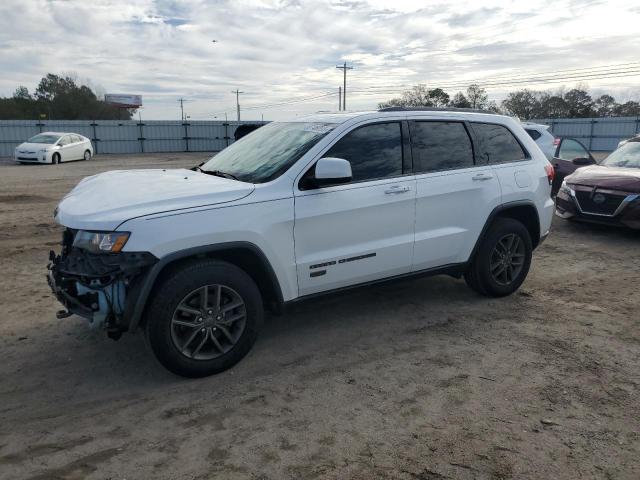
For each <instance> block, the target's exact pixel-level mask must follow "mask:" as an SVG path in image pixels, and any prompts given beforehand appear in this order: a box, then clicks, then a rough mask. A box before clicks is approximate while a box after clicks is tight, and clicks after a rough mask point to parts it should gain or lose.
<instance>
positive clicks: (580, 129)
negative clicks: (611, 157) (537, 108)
mask: <svg viewBox="0 0 640 480" xmlns="http://www.w3.org/2000/svg"><path fill="white" fill-rule="evenodd" d="M531 121H532V122H535V123H543V124H545V125H550V126H551V128H550V129H549V130H550V131H551V133H553V134H554V135H555V136H557V137H573V138H577V139H578V140H580V141H581V142H582V143H583V144H584V146H585V147H587V148H588V149H589V150H591V151H594V152H610V151H612V150H615V149H616V147H617V146H618V142H619V141H620V140H624V139H627V138H629V137H632V136H634V135H635V134H636V133H640V117H603V118H544V119H540V120H531Z"/></svg>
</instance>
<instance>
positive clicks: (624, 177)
mask: <svg viewBox="0 0 640 480" xmlns="http://www.w3.org/2000/svg"><path fill="white" fill-rule="evenodd" d="M565 180H566V182H567V183H571V184H574V185H585V186H588V187H600V188H607V189H611V190H621V191H624V192H629V193H640V169H638V168H616V167H605V166H602V165H592V166H589V167H582V168H579V169H577V170H576V171H575V172H573V173H572V174H571V175H569V176H567V177H566V178H565Z"/></svg>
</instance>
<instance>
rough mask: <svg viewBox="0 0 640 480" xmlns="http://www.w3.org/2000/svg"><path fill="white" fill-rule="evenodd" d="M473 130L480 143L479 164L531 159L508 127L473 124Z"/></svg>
mask: <svg viewBox="0 0 640 480" xmlns="http://www.w3.org/2000/svg"><path fill="white" fill-rule="evenodd" d="M471 129H472V130H473V132H474V135H475V137H476V141H477V142H478V155H477V157H478V163H479V164H487V163H490V164H495V163H510V162H519V161H522V160H527V159H528V158H529V154H528V153H527V152H526V151H525V150H524V148H523V147H522V145H520V142H519V141H518V140H517V139H516V137H515V136H514V135H513V133H511V131H510V130H509V129H508V128H507V127H505V126H503V125H497V124H493V123H471Z"/></svg>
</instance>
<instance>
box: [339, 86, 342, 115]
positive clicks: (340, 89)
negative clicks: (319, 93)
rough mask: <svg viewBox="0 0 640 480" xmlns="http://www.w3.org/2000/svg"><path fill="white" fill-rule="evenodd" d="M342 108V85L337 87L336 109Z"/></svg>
mask: <svg viewBox="0 0 640 480" xmlns="http://www.w3.org/2000/svg"><path fill="white" fill-rule="evenodd" d="M340 110H342V87H338V111H340Z"/></svg>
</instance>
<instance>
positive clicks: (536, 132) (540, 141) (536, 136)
mask: <svg viewBox="0 0 640 480" xmlns="http://www.w3.org/2000/svg"><path fill="white" fill-rule="evenodd" d="M522 128H524V131H525V132H527V133H528V134H529V136H530V137H531V138H533V141H534V142H536V144H537V145H538V146H539V147H540V150H542V153H544V154H545V155H546V156H547V159H548V160H551V159H552V158H553V154H554V153H555V151H556V144H555V143H554V140H555V137H554V136H553V135H552V134H551V133H550V132H549V125H542V124H540V123H531V122H522Z"/></svg>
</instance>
